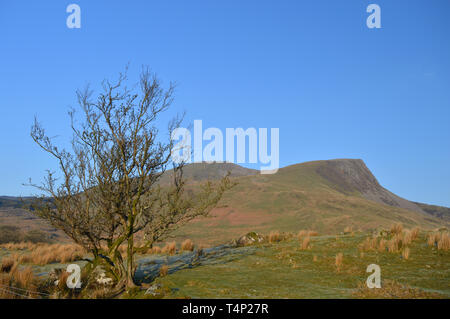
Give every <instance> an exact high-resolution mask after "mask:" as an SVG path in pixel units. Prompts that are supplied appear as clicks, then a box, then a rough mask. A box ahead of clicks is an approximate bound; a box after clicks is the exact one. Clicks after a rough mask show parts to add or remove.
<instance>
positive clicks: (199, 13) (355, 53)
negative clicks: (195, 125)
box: [0, 0, 450, 206]
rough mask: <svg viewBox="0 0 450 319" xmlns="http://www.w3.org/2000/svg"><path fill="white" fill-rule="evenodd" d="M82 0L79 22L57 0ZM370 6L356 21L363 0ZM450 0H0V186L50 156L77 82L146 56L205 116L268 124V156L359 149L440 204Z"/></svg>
mask: <svg viewBox="0 0 450 319" xmlns="http://www.w3.org/2000/svg"><path fill="white" fill-rule="evenodd" d="M70 3H76V4H78V5H79V6H80V7H81V10H82V12H81V19H82V22H81V23H82V25H81V29H78V30H77V29H68V28H67V27H66V17H67V16H68V14H67V13H66V7H67V5H68V4H70ZM370 3H377V4H379V5H380V7H381V23H382V28H381V29H368V28H367V27H366V24H365V21H366V18H367V16H368V13H366V7H367V5H368V4H370ZM449 13H450V2H449V1H447V0H442V1H430V0H427V1H425V0H423V1H411V0H408V1H400V0H396V1H392V0H390V1H381V0H372V1H356V0H355V1H335V0H329V1H324V0H307V1H299V0H292V1H286V0H280V1H273V0H272V1H263V0H258V1H255V0H239V1H237V0H236V1H235V0H226V1H223V0H215V1H211V0H203V1H198V0H190V1H185V0H179V1H178V0H177V1H174V0H171V1H166V0H164V1H162V0H159V1H154V0H153V1H152V0H149V1H91V0H89V1H87V0H84V1H81V0H73V1H62V0H58V1H19V0H18V1H8V2H6V1H2V2H1V4H0V43H1V50H0V72H1V73H0V74H1V76H0V136H1V138H0V150H1V156H0V194H1V195H27V194H30V193H31V192H32V190H31V189H29V188H27V187H24V186H22V183H24V182H26V181H27V180H28V178H29V177H31V178H33V179H34V180H35V181H38V180H40V179H41V178H42V176H43V175H44V171H45V169H48V168H53V167H54V162H53V161H52V160H50V159H49V157H48V156H47V155H46V154H44V153H43V152H42V151H41V150H40V149H39V148H38V147H37V146H36V145H34V144H33V142H32V140H31V138H30V136H29V131H30V126H31V124H32V122H33V117H34V116H35V115H37V116H38V118H39V119H40V120H41V122H42V123H43V125H44V126H45V127H46V128H47V130H48V132H49V133H50V135H58V136H61V138H63V137H64V138H65V137H70V131H69V129H68V124H69V121H68V117H67V110H68V108H69V106H75V105H76V100H75V90H76V89H77V88H82V87H84V86H85V85H86V84H87V83H92V84H95V85H96V84H98V83H99V81H101V80H102V79H104V78H105V77H106V78H110V77H114V76H115V75H116V74H117V73H118V72H119V71H121V70H122V69H123V67H124V65H125V64H126V63H128V62H130V63H131V66H130V77H131V78H133V77H135V76H136V75H137V74H138V71H139V70H140V67H141V65H143V64H146V65H149V66H150V67H152V69H153V70H154V71H155V72H157V73H158V74H159V76H160V77H161V78H162V79H163V80H164V81H165V82H168V81H170V80H173V81H176V82H177V83H178V89H177V92H176V103H175V105H174V107H175V109H177V110H178V109H179V110H186V111H187V115H188V117H187V120H188V121H192V120H193V119H202V120H203V125H204V127H219V128H222V129H224V128H226V127H244V128H247V127H256V128H258V127H279V128H280V164H281V166H286V165H290V164H294V163H299V162H304V161H310V160H318V159H332V158H361V159H363V160H364V161H365V162H366V164H367V166H368V167H369V168H370V169H371V170H372V172H373V173H374V174H375V176H376V177H377V178H378V180H379V181H380V183H381V184H382V185H383V186H385V187H387V188H388V189H390V190H391V191H393V192H395V193H397V194H398V195H400V196H403V197H405V198H407V199H410V200H415V201H422V202H427V203H434V204H440V205H446V206H450V165H449V164H450V127H449V123H450V19H449V18H448V17H449Z"/></svg>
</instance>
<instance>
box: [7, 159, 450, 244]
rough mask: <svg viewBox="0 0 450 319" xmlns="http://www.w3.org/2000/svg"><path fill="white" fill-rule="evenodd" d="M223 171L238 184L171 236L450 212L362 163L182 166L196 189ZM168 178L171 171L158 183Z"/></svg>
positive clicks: (421, 222)
mask: <svg viewBox="0 0 450 319" xmlns="http://www.w3.org/2000/svg"><path fill="white" fill-rule="evenodd" d="M228 171H230V173H231V174H230V175H231V177H232V178H233V179H234V180H235V181H236V182H237V185H236V186H235V187H234V188H233V189H231V190H230V191H228V192H227V193H226V194H225V195H224V197H223V198H222V200H221V201H220V202H219V205H218V207H217V208H215V209H214V210H213V211H212V213H211V216H210V217H207V218H199V219H198V220H194V221H193V222H191V223H190V224H188V225H186V226H185V227H183V228H182V229H180V230H179V231H178V232H177V233H176V234H175V237H177V238H178V239H182V238H186V237H189V238H191V239H193V240H194V241H196V242H202V243H207V244H218V243H223V242H225V241H228V240H230V239H233V238H236V237H238V236H240V235H242V234H244V233H246V232H248V231H258V232H262V233H268V232H270V231H272V230H278V231H289V232H296V231H298V230H299V229H314V230H316V231H319V232H320V233H325V234H334V233H336V232H341V231H343V230H344V228H345V227H347V226H351V227H353V229H354V230H363V231H366V230H376V229H380V228H388V227H390V225H392V224H393V223H396V222H401V223H403V224H404V226H405V227H414V226H419V227H421V228H425V229H434V228H437V227H442V226H445V227H448V226H449V225H450V208H446V207H440V206H434V205H427V204H422V203H417V202H411V201H408V200H406V199H404V198H401V197H399V196H397V195H395V194H393V193H392V192H390V191H389V190H387V189H385V188H384V187H382V186H381V185H380V183H379V182H378V181H377V179H376V178H375V176H373V174H372V173H371V171H370V170H369V169H368V168H367V166H366V165H365V163H364V162H363V161H362V160H359V159H335V160H324V161H314V162H306V163H301V164H295V165H291V166H287V167H284V168H281V169H279V170H278V172H277V173H276V174H273V175H261V174H259V172H258V171H256V170H252V169H248V168H244V167H241V166H239V165H236V164H232V163H212V164H207V163H195V164H189V165H187V166H186V168H185V170H184V176H185V177H186V178H187V179H188V180H190V181H192V182H193V185H198V183H200V182H201V181H204V180H207V179H210V180H217V179H219V178H221V177H223V176H225V175H226V174H227V172H228ZM169 176H170V171H168V172H167V174H166V176H163V178H162V183H164V182H167V181H168V180H169V179H168V178H169ZM27 200H28V199H27ZM8 205H9V206H8ZM18 205H19V204H18V199H17V198H11V197H0V224H1V223H2V220H4V218H3V219H2V212H3V213H4V212H5V209H6V210H9V216H10V218H9V223H11V221H12V220H14V219H13V218H11V212H12V209H13V208H11V207H15V208H14V211H15V213H17V214H18V215H17V218H16V220H15V221H14V223H15V224H16V225H22V221H23V218H24V216H25V215H26V216H29V213H26V214H25V215H24V211H23V210H21V209H19V208H18V207H20V206H18ZM8 207H9V208H8ZM19 212H20V214H22V215H20V214H19ZM13 215H14V214H13ZM28 224H29V223H28ZM28 224H27V225H28Z"/></svg>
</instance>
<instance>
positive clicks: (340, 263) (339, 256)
mask: <svg viewBox="0 0 450 319" xmlns="http://www.w3.org/2000/svg"><path fill="white" fill-rule="evenodd" d="M343 264H344V254H343V253H338V254H337V255H336V259H335V265H336V269H337V271H340V270H341V269H342V266H343Z"/></svg>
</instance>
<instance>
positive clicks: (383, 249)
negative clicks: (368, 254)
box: [378, 238, 387, 252]
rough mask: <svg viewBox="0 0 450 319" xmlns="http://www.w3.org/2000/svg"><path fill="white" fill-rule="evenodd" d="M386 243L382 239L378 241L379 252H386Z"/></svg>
mask: <svg viewBox="0 0 450 319" xmlns="http://www.w3.org/2000/svg"><path fill="white" fill-rule="evenodd" d="M386 243H387V241H386V239H383V238H382V239H381V240H380V243H379V244H378V251H380V252H384V251H386Z"/></svg>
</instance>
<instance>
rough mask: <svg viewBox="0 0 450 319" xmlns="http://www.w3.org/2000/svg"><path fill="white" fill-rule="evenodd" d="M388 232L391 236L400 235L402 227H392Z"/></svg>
mask: <svg viewBox="0 0 450 319" xmlns="http://www.w3.org/2000/svg"><path fill="white" fill-rule="evenodd" d="M390 232H391V234H392V235H397V234H401V233H402V232H403V225H402V224H401V223H396V224H394V225H392V226H391V230H390Z"/></svg>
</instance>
